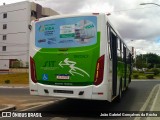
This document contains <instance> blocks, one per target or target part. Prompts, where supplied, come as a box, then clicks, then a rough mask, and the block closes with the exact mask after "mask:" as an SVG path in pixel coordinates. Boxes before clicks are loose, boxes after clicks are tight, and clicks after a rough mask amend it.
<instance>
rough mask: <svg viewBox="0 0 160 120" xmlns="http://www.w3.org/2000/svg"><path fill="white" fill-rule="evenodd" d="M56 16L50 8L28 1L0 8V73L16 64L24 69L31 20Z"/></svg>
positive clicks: (26, 62)
mask: <svg viewBox="0 0 160 120" xmlns="http://www.w3.org/2000/svg"><path fill="white" fill-rule="evenodd" d="M57 14H58V13H57V12H56V11H53V10H51V9H50V8H43V7H42V6H41V5H39V4H36V3H33V2H29V1H24V2H18V3H13V4H7V5H6V4H3V5H2V6H0V71H2V70H3V71H4V70H8V69H9V67H11V66H12V67H13V66H16V65H18V63H20V64H19V66H20V67H26V66H27V65H28V59H29V58H28V53H29V34H30V30H29V29H28V26H29V24H30V22H31V20H34V19H37V18H41V17H47V16H52V15H57ZM17 62H18V63H17Z"/></svg>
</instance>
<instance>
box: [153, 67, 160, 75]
mask: <svg viewBox="0 0 160 120" xmlns="http://www.w3.org/2000/svg"><path fill="white" fill-rule="evenodd" d="M152 71H153V72H154V75H158V74H159V73H160V71H159V69H157V68H153V69H152Z"/></svg>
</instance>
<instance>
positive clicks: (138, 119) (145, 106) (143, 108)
mask: <svg viewBox="0 0 160 120" xmlns="http://www.w3.org/2000/svg"><path fill="white" fill-rule="evenodd" d="M159 86H160V85H159V84H157V85H156V86H154V88H153V89H152V91H151V92H150V94H149V97H148V98H147V100H146V101H145V103H144V104H143V106H142V107H141V109H140V110H139V111H142V112H143V111H145V109H146V108H147V105H148V104H149V101H150V99H151V98H152V96H153V93H154V91H155V89H156V88H157V87H158V88H159V89H160V87H159ZM158 91H159V90H158ZM157 93H158V92H157ZM156 95H157V94H156ZM152 105H153V104H152ZM140 119H141V117H135V119H134V120H140Z"/></svg>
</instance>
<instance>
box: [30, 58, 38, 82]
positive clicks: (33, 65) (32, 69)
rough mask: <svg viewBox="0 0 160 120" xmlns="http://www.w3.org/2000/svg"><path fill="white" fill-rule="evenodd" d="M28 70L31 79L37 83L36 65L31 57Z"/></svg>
mask: <svg viewBox="0 0 160 120" xmlns="http://www.w3.org/2000/svg"><path fill="white" fill-rule="evenodd" d="M30 70H31V71H30V72H31V79H32V81H33V82H34V83H37V75H36V67H35V63H34V60H33V58H32V57H30Z"/></svg>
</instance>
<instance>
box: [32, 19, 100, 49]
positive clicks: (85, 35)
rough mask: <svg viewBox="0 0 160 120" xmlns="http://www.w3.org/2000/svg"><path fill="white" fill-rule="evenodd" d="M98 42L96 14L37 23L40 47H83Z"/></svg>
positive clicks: (37, 45) (36, 43) (37, 42)
mask: <svg viewBox="0 0 160 120" xmlns="http://www.w3.org/2000/svg"><path fill="white" fill-rule="evenodd" d="M96 42H97V18H96V16H83V17H82V16H81V17H71V18H61V19H52V20H46V21H40V22H37V23H36V25H35V45H36V47H39V48H70V47H82V46H90V45H94V44H96Z"/></svg>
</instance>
